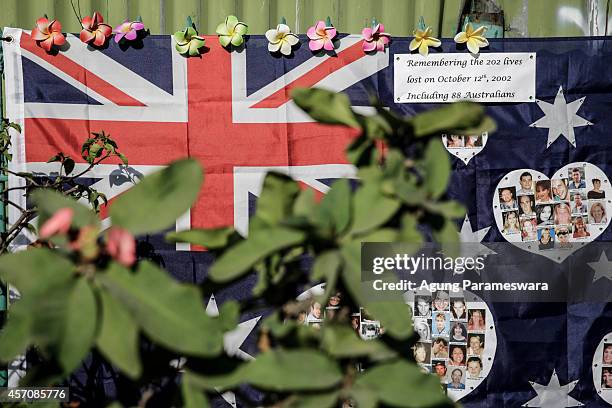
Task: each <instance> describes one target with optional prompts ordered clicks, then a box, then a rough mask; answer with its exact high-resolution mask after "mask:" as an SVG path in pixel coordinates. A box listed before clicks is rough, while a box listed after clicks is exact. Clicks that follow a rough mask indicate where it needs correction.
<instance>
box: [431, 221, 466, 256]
mask: <svg viewBox="0 0 612 408" xmlns="http://www.w3.org/2000/svg"><path fill="white" fill-rule="evenodd" d="M432 235H433V238H434V240H435V241H436V242H438V243H440V244H442V251H443V252H444V255H445V256H450V257H453V258H454V257H457V256H459V254H460V253H461V248H460V247H461V240H460V238H459V231H457V225H456V224H455V223H454V222H453V221H451V220H449V219H448V218H446V219H444V221H443V224H442V226H441V227H440V228H438V229H434V230H433V231H432Z"/></svg>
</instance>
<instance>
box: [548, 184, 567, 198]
mask: <svg viewBox="0 0 612 408" xmlns="http://www.w3.org/2000/svg"><path fill="white" fill-rule="evenodd" d="M550 186H551V188H552V193H553V200H554V201H567V200H568V198H569V197H568V192H569V189H568V188H567V179H552V180H550Z"/></svg>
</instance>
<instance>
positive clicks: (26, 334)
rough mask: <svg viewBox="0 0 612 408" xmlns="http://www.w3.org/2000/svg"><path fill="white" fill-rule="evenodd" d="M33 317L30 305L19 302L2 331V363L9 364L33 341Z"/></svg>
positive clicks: (0, 358)
mask: <svg viewBox="0 0 612 408" xmlns="http://www.w3.org/2000/svg"><path fill="white" fill-rule="evenodd" d="M31 330H32V315H31V311H30V310H29V308H28V305H27V304H25V303H24V302H17V303H16V304H15V305H11V312H10V313H9V314H8V318H7V320H6V323H5V324H4V327H2V329H1V330H0V361H3V362H9V361H11V360H13V359H14V358H15V357H16V356H17V355H19V354H23V353H24V351H25V349H26V347H27V346H28V345H29V344H30V341H31Z"/></svg>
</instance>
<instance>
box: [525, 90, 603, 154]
mask: <svg viewBox="0 0 612 408" xmlns="http://www.w3.org/2000/svg"><path fill="white" fill-rule="evenodd" d="M585 99H586V96H583V97H582V98H580V99H576V100H575V101H573V102H570V103H567V102H566V100H565V95H563V87H561V86H560V87H559V92H557V95H556V96H555V101H554V103H548V102H544V101H542V100H540V99H536V103H537V104H538V106H539V107H540V109H542V111H543V112H544V116H543V117H541V118H540V119H538V120H536V121H535V122H533V123H532V124H531V125H529V126H531V127H537V128H547V129H548V143H547V144H546V147H547V148H548V147H549V146H550V145H551V144H552V143H553V142H554V141H555V140H557V138H558V137H559V136H561V135H563V136H565V138H566V139H567V140H568V141H569V142H570V143H571V144H572V146H574V147H576V135H575V134H574V128H575V127H580V126H590V125H592V124H593V123H591V122H589V121H588V120H586V119H584V118H582V117H580V116H578V115H577V114H576V112H578V109H580V106H582V103H583V102H584V100H585Z"/></svg>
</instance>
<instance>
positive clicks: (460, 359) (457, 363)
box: [448, 344, 466, 367]
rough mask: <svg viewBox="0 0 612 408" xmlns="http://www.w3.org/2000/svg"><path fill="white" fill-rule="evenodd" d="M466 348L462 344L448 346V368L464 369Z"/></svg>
mask: <svg viewBox="0 0 612 408" xmlns="http://www.w3.org/2000/svg"><path fill="white" fill-rule="evenodd" d="M465 359H466V346H465V345H463V344H451V345H450V346H448V366H449V367H465Z"/></svg>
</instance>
